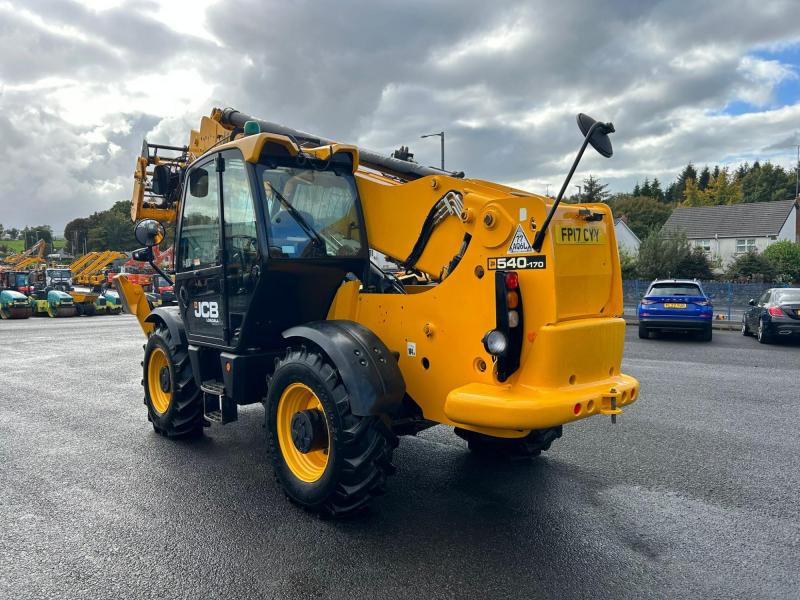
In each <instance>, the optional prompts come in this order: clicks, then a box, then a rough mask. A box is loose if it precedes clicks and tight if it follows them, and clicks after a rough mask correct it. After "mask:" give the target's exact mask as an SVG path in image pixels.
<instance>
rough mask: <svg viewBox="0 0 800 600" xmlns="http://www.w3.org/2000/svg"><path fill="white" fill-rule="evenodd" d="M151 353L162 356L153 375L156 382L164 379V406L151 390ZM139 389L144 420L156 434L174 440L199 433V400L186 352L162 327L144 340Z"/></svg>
mask: <svg viewBox="0 0 800 600" xmlns="http://www.w3.org/2000/svg"><path fill="white" fill-rule="evenodd" d="M154 354H156V355H159V356H161V355H163V356H165V357H166V364H165V365H164V366H163V367H161V368H160V369H159V372H158V373H157V376H158V377H159V383H161V381H164V380H163V379H161V378H162V377H163V378H166V381H164V385H163V387H162V388H161V389H162V391H164V392H165V393H169V396H170V397H169V402H168V404H167V405H166V407H165V406H164V405H163V403H162V404H161V406H159V400H158V390H157V389H155V387H154V386H153V387H154V389H151V385H152V384H153V381H152V379H151V378H150V367H151V365H157V364H158V360H156V359H155V358H153V355H154ZM163 369H166V372H163ZM142 386H144V404H145V406H147V418H148V420H149V421H150V422H151V423H152V424H153V429H155V430H156V432H157V433H160V434H162V435H166V436H168V437H175V438H177V437H190V436H194V435H197V434H199V433H201V432H202V431H203V425H204V419H203V397H202V394H201V393H200V390H199V389H198V388H197V384H196V383H195V381H194V376H193V374H192V366H191V363H190V362H189V353H188V351H187V349H186V348H185V347H184V346H183V345H181V343H180V341H179V340H173V339H172V336H171V335H170V333H169V329H167V328H166V327H163V326H162V327H159V328H157V329H155V330H154V331H153V333H151V334H150V337H149V338H148V340H147V344H146V345H145V348H144V360H143V361H142ZM159 408H161V409H163V410H159Z"/></svg>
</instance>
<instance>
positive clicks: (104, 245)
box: [64, 200, 141, 256]
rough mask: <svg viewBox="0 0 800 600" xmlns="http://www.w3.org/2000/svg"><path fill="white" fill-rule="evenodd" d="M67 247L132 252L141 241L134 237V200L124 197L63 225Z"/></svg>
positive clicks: (78, 250) (77, 251)
mask: <svg viewBox="0 0 800 600" xmlns="http://www.w3.org/2000/svg"><path fill="white" fill-rule="evenodd" d="M64 239H65V240H66V248H67V250H68V251H69V252H70V253H72V254H74V255H76V256H77V255H78V254H83V253H85V252H92V251H93V250H119V251H121V252H129V251H131V250H135V249H136V248H138V247H139V246H140V245H141V244H139V243H138V242H137V241H136V238H135V237H133V223H132V222H131V202H130V200H122V201H120V202H117V203H115V204H114V206H112V207H111V208H109V209H108V210H103V211H99V212H95V213H92V214H91V215H89V216H88V217H79V218H77V219H73V220H72V221H70V222H69V223H67V226H66V227H65V228H64Z"/></svg>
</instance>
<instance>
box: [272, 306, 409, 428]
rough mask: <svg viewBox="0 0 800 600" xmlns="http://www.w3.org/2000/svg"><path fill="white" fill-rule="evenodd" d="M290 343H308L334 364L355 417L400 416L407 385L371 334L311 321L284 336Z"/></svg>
mask: <svg viewBox="0 0 800 600" xmlns="http://www.w3.org/2000/svg"><path fill="white" fill-rule="evenodd" d="M283 337H284V338H286V339H287V341H289V343H290V344H292V343H293V342H299V343H300V344H302V342H303V341H304V340H308V341H310V342H312V343H314V344H315V345H317V346H318V347H319V348H320V349H321V350H322V351H323V352H324V353H325V354H326V355H327V356H328V358H330V359H331V361H333V364H334V366H335V367H336V369H337V370H338V371H339V374H340V376H341V378H342V383H344V386H345V388H347V391H348V392H349V394H350V410H351V411H352V412H353V414H354V415H357V416H361V417H365V416H369V415H388V416H393V415H396V414H397V413H398V412H400V410H401V408H402V403H403V397H404V396H405V393H406V385H405V382H404V380H403V375H402V373H401V372H400V367H399V366H398V364H397V359H396V358H395V357H394V355H393V354H392V353H391V352H390V351H389V349H388V348H387V347H386V345H385V344H384V343H383V342H382V341H381V340H380V338H379V337H378V336H377V335H375V333H373V332H372V331H371V330H369V329H367V328H366V327H364V326H363V325H361V324H360V323H356V322H354V321H344V320H341V321H339V320H332V321H312V322H310V323H306V324H305V325H299V326H297V327H292V328H290V329H287V330H286V331H284V332H283Z"/></svg>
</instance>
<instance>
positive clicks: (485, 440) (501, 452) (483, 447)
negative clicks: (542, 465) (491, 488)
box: [455, 425, 562, 459]
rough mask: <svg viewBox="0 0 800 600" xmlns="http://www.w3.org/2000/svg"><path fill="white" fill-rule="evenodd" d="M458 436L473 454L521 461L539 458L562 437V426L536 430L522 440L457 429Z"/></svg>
mask: <svg viewBox="0 0 800 600" xmlns="http://www.w3.org/2000/svg"><path fill="white" fill-rule="evenodd" d="M455 432H456V435H457V436H458V437H460V438H461V439H462V440H466V442H467V447H468V448H469V449H470V451H471V452H474V453H475V454H480V455H484V456H492V457H501V458H510V459H520V458H533V457H536V456H539V455H540V454H541V453H542V452H544V451H545V450H549V449H550V445H551V444H552V443H553V442H554V441H556V440H557V439H558V438H560V437H561V433H562V426H561V425H558V426H556V427H549V428H547V429H534V430H533V431H531V432H530V433H529V434H528V435H526V436H525V437H521V438H498V437H493V436H490V435H485V434H483V433H478V432H476V431H470V430H468V429H461V428H460V427H456V430H455Z"/></svg>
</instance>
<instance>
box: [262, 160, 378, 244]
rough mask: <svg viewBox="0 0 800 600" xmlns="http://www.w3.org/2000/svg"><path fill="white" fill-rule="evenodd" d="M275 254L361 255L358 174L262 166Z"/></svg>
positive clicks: (270, 231)
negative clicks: (356, 182) (357, 191)
mask: <svg viewBox="0 0 800 600" xmlns="http://www.w3.org/2000/svg"><path fill="white" fill-rule="evenodd" d="M258 174H259V178H260V183H261V185H262V186H263V189H264V202H265V204H266V206H265V209H266V211H265V212H266V213H267V217H268V225H269V228H268V237H269V254H270V256H271V257H273V258H315V257H326V256H327V257H332V256H356V255H360V254H362V251H363V246H362V240H361V230H360V227H359V218H358V212H357V208H356V207H357V204H356V198H357V196H356V187H355V181H354V180H353V176H352V173H350V172H347V171H346V170H334V169H332V170H317V169H314V168H297V167H294V166H280V165H269V166H266V165H261V166H260V167H259V170H258Z"/></svg>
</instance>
